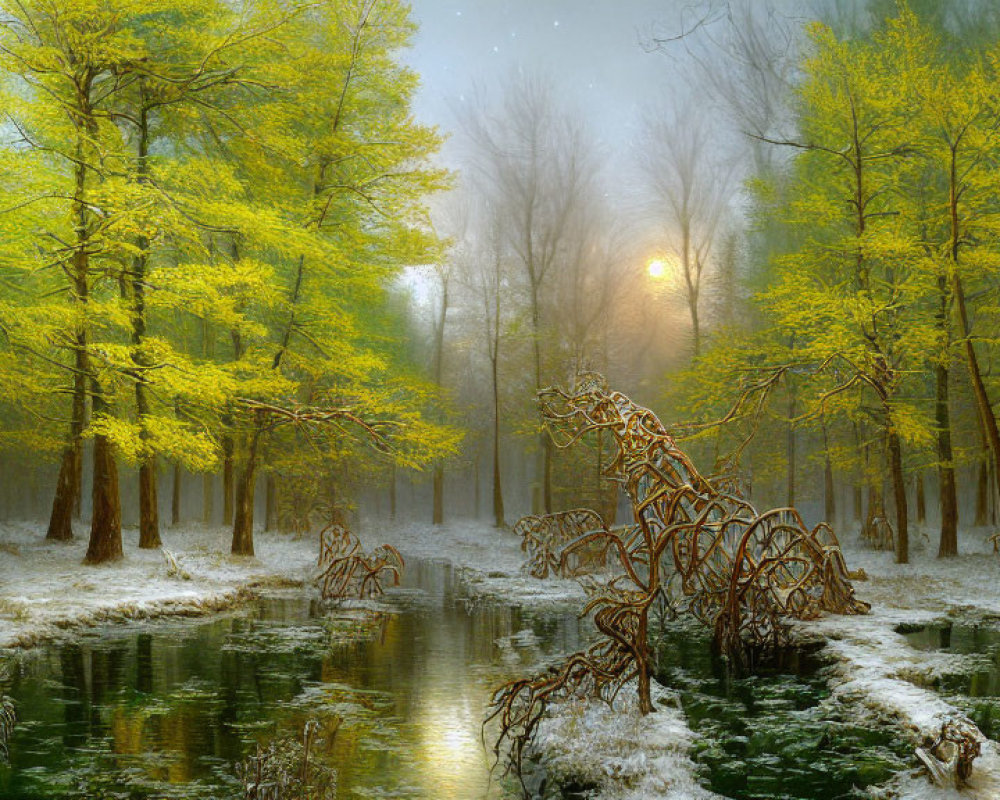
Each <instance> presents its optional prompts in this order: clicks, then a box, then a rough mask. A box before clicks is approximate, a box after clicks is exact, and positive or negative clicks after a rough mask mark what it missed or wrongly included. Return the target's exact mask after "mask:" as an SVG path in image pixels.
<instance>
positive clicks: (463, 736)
mask: <svg viewBox="0 0 1000 800" xmlns="http://www.w3.org/2000/svg"><path fill="white" fill-rule="evenodd" d="M462 705H464V704H462ZM441 712H444V713H440V712H439V713H431V714H430V715H428V716H427V717H425V720H424V730H425V737H424V748H423V750H424V758H425V761H426V765H427V767H428V769H429V772H430V776H431V777H432V780H434V781H435V782H436V783H437V790H438V796H440V797H456V798H457V797H463V796H464V794H463V792H462V789H463V787H464V788H472V787H471V786H469V785H468V784H469V783H470V782H471V783H472V784H473V785H474V786H475V788H476V789H477V790H479V791H481V789H480V786H481V785H482V784H483V783H485V766H484V755H483V748H482V744H481V743H480V741H479V739H478V738H476V736H474V735H473V733H472V731H473V730H474V728H475V722H474V721H473V720H472V719H471V717H470V714H469V709H467V708H463V707H461V705H459V704H456V705H453V706H451V707H450V708H442V709H441ZM448 712H450V713H448Z"/></svg>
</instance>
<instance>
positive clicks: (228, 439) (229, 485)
mask: <svg viewBox="0 0 1000 800" xmlns="http://www.w3.org/2000/svg"><path fill="white" fill-rule="evenodd" d="M233 472H234V470H233V437H232V434H228V433H227V434H226V435H225V436H223V437H222V524H223V525H226V526H229V525H232V524H233Z"/></svg>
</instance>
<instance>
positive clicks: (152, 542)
mask: <svg viewBox="0 0 1000 800" xmlns="http://www.w3.org/2000/svg"><path fill="white" fill-rule="evenodd" d="M162 544H163V543H162V542H161V541H160V509H159V499H158V498H157V496H156V461H155V460H154V459H152V458H150V459H146V460H145V461H143V462H142V463H141V464H140V465H139V547H141V548H142V549H144V550H155V549H156V548H157V547H160V546H162Z"/></svg>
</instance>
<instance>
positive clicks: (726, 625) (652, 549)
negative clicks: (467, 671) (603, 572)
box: [488, 373, 868, 774]
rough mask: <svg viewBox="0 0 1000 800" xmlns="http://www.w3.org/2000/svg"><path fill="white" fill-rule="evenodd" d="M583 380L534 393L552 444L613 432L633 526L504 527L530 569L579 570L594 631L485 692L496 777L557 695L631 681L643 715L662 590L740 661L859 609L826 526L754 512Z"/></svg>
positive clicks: (550, 519)
mask: <svg viewBox="0 0 1000 800" xmlns="http://www.w3.org/2000/svg"><path fill="white" fill-rule="evenodd" d="M582 378H583V380H582V381H581V383H580V384H579V385H578V386H577V388H576V389H574V390H573V391H572V392H565V391H563V390H561V389H545V390H543V391H542V392H540V393H539V400H540V403H541V406H542V412H543V415H544V417H545V419H546V423H547V425H548V427H549V430H550V433H551V434H552V437H553V439H554V440H555V442H556V445H557V446H559V447H569V446H571V445H572V444H573V443H575V442H576V441H578V440H579V439H580V438H581V437H582V436H584V435H585V434H587V433H590V432H596V431H607V432H608V433H610V434H611V436H612V437H613V438H614V440H615V443H616V444H617V451H618V452H617V455H616V456H615V458H614V459H613V460H612V461H611V462H610V464H609V466H608V469H607V477H609V478H610V479H612V480H615V481H617V482H618V483H619V484H621V485H622V486H623V487H624V489H625V491H626V492H627V493H628V495H629V499H630V500H631V501H632V509H633V514H634V520H635V524H634V525H630V526H619V527H615V528H609V527H608V526H607V525H606V523H605V522H604V520H603V519H601V517H600V515H598V514H597V513H596V512H594V511H590V510H587V509H577V510H574V511H567V512H562V513H559V514H549V515H546V516H532V517H525V518H524V519H522V520H521V521H520V522H518V523H517V525H516V526H515V528H514V530H515V531H516V532H518V533H519V534H521V536H522V537H523V544H522V547H523V549H524V550H525V551H526V552H527V553H528V556H529V562H528V565H529V569H530V571H531V574H532V575H535V576H536V577H545V576H546V575H548V574H550V573H554V574H557V575H561V576H581V575H584V576H585V580H583V581H581V582H582V583H584V585H585V588H587V590H588V593H589V595H590V599H589V601H588V603H587V606H586V608H585V609H584V614H593V618H594V623H595V625H596V626H597V629H598V630H599V631H600V633H601V634H602V635H603V637H604V639H603V641H602V642H601V643H600V644H598V645H595V646H594V647H591V648H590V649H588V650H586V651H583V652H580V653H575V654H573V655H571V656H569V658H568V659H566V661H565V662H564V663H563V664H562V666H561V667H558V668H554V669H550V670H549V671H548V672H546V673H544V674H542V675H540V676H537V677H535V678H531V679H521V680H516V681H511V682H510V683H508V684H506V685H505V686H502V687H501V688H500V689H499V690H497V692H496V693H495V694H494V696H493V706H492V709H491V711H490V714H489V717H488V719H489V720H492V719H497V720H499V723H500V734H499V737H498V739H497V742H496V745H495V748H494V751H495V752H496V754H497V758H498V761H499V759H500V758H501V757H502V754H503V753H504V752H506V753H507V761H506V763H505V770H506V771H507V772H510V771H515V772H517V773H518V774H519V773H520V768H521V763H522V758H523V755H524V752H525V748H526V747H527V746H528V744H529V743H530V741H531V739H532V737H533V735H534V733H535V731H536V729H537V726H538V723H539V721H540V719H541V717H542V715H543V714H544V711H545V707H546V706H547V705H548V704H549V703H550V702H552V701H553V700H554V699H557V698H561V697H564V696H568V695H581V694H582V695H589V696H599V697H602V698H604V699H607V700H610V699H613V698H614V696H615V695H616V694H617V693H618V692H619V691H620V689H621V687H622V686H623V685H624V684H625V683H626V682H627V681H628V680H630V679H632V678H635V679H636V680H637V686H638V692H639V708H640V711H641V712H642V713H647V712H649V711H651V710H652V703H651V701H650V694H649V681H650V654H649V646H648V623H649V619H648V618H649V609H650V607H651V606H652V605H653V603H654V602H655V601H656V600H657V599H658V598H660V597H665V596H666V595H667V593H668V588H669V587H671V586H674V585H676V586H678V587H679V594H680V595H681V596H682V597H683V598H684V599H685V601H686V605H687V608H688V610H689V611H690V612H691V613H692V614H693V615H694V616H695V617H697V618H698V619H700V620H701V621H702V622H704V623H705V624H706V625H707V626H708V627H710V628H711V629H712V631H713V632H714V636H715V641H716V644H717V646H718V647H719V648H720V649H721V650H722V652H724V653H726V654H727V655H729V656H730V657H731V658H734V659H736V660H739V661H743V660H744V659H745V657H746V656H747V655H748V654H756V653H760V652H761V651H762V650H766V649H768V648H772V647H777V646H779V645H782V644H784V643H786V641H787V640H786V634H787V626H786V624H785V622H784V620H785V618H787V617H795V618H799V619H809V618H813V617H816V616H818V615H819V614H821V613H823V612H834V613H841V614H860V613H866V612H867V611H868V605H867V604H866V603H863V602H861V601H860V600H858V599H856V598H855V597H854V589H853V587H852V585H851V582H850V580H849V579H848V574H847V567H846V565H845V564H844V559H843V555H842V554H841V551H840V546H839V543H838V541H837V537H836V536H835V535H834V533H833V531H832V530H831V529H830V527H829V526H827V525H825V524H821V525H818V526H816V527H815V528H814V529H812V530H809V529H808V528H807V527H806V526H805V524H804V523H803V522H802V518H801V517H800V516H799V514H798V512H797V511H796V510H795V509H793V508H779V509H774V510H772V511H768V512H766V513H764V514H758V513H757V511H756V509H754V507H753V506H752V505H751V504H750V503H749V502H748V501H747V500H745V499H744V498H743V497H742V495H741V494H740V493H738V492H734V491H733V487H734V486H735V484H736V480H735V478H733V477H732V475H729V476H727V477H726V478H725V479H723V478H714V479H708V478H705V477H703V476H702V475H701V474H700V473H699V472H698V470H697V469H696V468H695V466H694V464H693V463H692V462H691V460H690V459H689V458H688V457H687V455H686V454H685V453H684V452H682V451H681V450H680V449H679V448H678V447H677V445H676V443H675V442H674V440H673V439H672V438H671V437H670V436H669V435H668V434H667V432H666V430H665V429H664V427H663V425H662V424H661V423H660V421H659V420H658V419H657V418H656V416H655V415H654V414H653V413H652V412H651V411H649V410H648V409H646V408H642V407H641V406H637V405H635V404H634V403H632V401H631V400H629V399H628V398H627V397H626V396H625V395H623V394H621V393H620V392H612V391H610V390H609V389H608V387H607V385H606V384H605V382H604V379H603V378H602V377H600V376H599V375H596V374H595V373H590V374H587V375H584V376H582ZM723 486H725V487H726V488H727V489H729V491H725V490H724V489H723V488H722V487H723ZM608 565H610V566H611V568H612V569H611V577H609V578H608V579H607V580H605V581H603V582H602V581H600V580H598V579H596V578H595V577H592V576H590V575H585V573H588V572H594V571H595V570H596V569H598V568H600V567H605V566H608ZM505 746H506V750H505Z"/></svg>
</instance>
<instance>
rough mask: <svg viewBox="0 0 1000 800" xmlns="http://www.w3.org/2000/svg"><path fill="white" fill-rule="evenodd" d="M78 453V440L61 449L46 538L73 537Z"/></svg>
mask: <svg viewBox="0 0 1000 800" xmlns="http://www.w3.org/2000/svg"><path fill="white" fill-rule="evenodd" d="M79 454H80V443H79V440H77V441H76V442H75V444H67V445H66V448H65V449H64V450H63V455H62V461H61V462H60V465H59V477H58V478H56V494H55V498H54V499H53V500H52V513H51V516H50V517H49V529H48V532H47V533H46V534H45V538H46V539H53V540H56V541H63V542H65V541H69V540H70V539H72V538H73V506H74V504H75V502H76V495H77V492H78V491H79V485H78V484H77V482H76V476H77V472H76V462H77V460H78V456H79Z"/></svg>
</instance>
